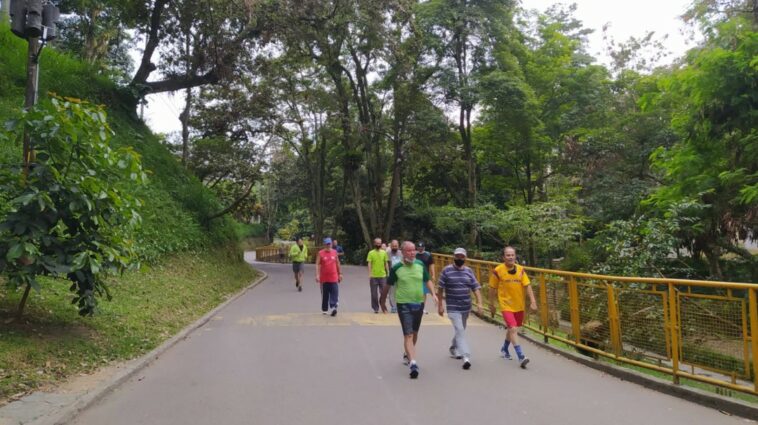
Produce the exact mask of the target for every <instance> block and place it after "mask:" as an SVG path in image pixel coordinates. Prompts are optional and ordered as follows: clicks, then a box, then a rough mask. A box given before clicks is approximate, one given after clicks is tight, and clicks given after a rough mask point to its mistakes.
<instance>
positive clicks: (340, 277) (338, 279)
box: [337, 273, 342, 283]
mask: <svg viewBox="0 0 758 425" xmlns="http://www.w3.org/2000/svg"><path fill="white" fill-rule="evenodd" d="M337 282H340V283H342V273H340V275H339V277H338V278H337Z"/></svg>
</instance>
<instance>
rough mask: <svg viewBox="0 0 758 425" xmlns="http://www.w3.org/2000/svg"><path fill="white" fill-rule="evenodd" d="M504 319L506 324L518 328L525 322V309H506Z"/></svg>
mask: <svg viewBox="0 0 758 425" xmlns="http://www.w3.org/2000/svg"><path fill="white" fill-rule="evenodd" d="M503 320H504V321H505V325H506V326H507V327H509V328H517V327H519V326H521V325H523V324H524V312H523V311H504V312H503Z"/></svg>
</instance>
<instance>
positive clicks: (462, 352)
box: [437, 248, 482, 370]
mask: <svg viewBox="0 0 758 425" xmlns="http://www.w3.org/2000/svg"><path fill="white" fill-rule="evenodd" d="M453 257H454V260H453V264H451V265H449V266H447V267H445V268H444V269H442V273H440V279H439V282H438V283H437V298H438V299H440V300H442V297H443V295H444V297H445V304H446V305H447V317H448V318H449V319H450V322H452V324H453V329H454V330H455V336H454V337H453V342H452V343H451V344H450V349H449V351H450V355H451V356H452V357H453V358H456V359H463V368H464V369H466V370H468V369H469V368H470V367H471V350H470V349H469V345H468V342H467V341H466V322H467V321H468V316H469V313H470V312H471V292H472V291H473V292H474V295H476V307H477V309H478V311H479V314H482V291H481V290H480V288H481V285H479V282H478V281H477V280H476V276H474V272H473V271H471V269H470V268H469V267H467V266H466V265H465V263H466V250H465V249H463V248H456V249H455V251H453ZM437 312H438V313H439V315H440V316H442V315H443V314H444V312H445V309H444V307H443V306H442V302H440V303H439V304H437Z"/></svg>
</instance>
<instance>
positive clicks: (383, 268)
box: [366, 238, 389, 313]
mask: <svg viewBox="0 0 758 425" xmlns="http://www.w3.org/2000/svg"><path fill="white" fill-rule="evenodd" d="M366 261H367V262H368V273H369V289H370V290H371V308H372V309H373V310H374V313H379V294H381V293H382V290H383V289H384V287H385V285H387V274H388V273H389V265H388V263H387V261H388V259H387V251H385V250H383V249H382V240H381V238H376V239H374V249H372V250H371V251H369V252H368V255H367V256H366ZM385 312H386V310H385Z"/></svg>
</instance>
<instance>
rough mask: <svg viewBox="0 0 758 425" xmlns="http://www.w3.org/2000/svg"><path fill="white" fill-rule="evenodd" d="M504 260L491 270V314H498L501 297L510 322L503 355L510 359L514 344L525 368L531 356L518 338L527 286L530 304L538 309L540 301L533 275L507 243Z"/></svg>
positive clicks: (522, 320) (505, 318)
mask: <svg viewBox="0 0 758 425" xmlns="http://www.w3.org/2000/svg"><path fill="white" fill-rule="evenodd" d="M503 261H504V262H503V264H499V265H498V266H497V267H495V269H494V270H492V272H491V273H490V297H489V299H490V314H491V315H492V316H494V315H495V300H496V299H497V301H498V304H499V307H500V312H501V313H502V314H503V321H504V322H505V325H506V334H505V342H504V343H503V346H502V348H501V349H500V352H501V353H502V354H503V357H505V358H506V359H508V360H510V359H511V355H510V353H509V352H508V346H509V345H510V344H513V349H514V350H515V351H516V356H518V360H519V365H520V366H521V368H522V369H525V368H526V365H527V363H529V358H528V357H526V356H525V355H524V352H523V351H522V349H521V345H519V342H518V328H519V326H521V325H522V324H523V322H524V310H525V306H524V288H526V293H527V295H528V296H529V302H530V304H529V308H531V309H532V310H537V302H536V301H535V300H534V292H532V287H531V286H529V276H527V275H526V271H525V270H524V268H523V267H521V266H519V265H518V264H516V249H515V248H513V247H511V246H507V247H505V249H503Z"/></svg>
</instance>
